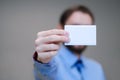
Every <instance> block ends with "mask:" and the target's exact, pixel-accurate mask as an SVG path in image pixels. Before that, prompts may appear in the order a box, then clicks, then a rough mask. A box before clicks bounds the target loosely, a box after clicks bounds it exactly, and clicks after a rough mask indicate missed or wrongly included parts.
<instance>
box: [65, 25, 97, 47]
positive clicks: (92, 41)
mask: <svg viewBox="0 0 120 80" xmlns="http://www.w3.org/2000/svg"><path fill="white" fill-rule="evenodd" d="M64 29H65V31H67V32H68V33H69V38H70V42H68V43H65V45H96V25H65V26H64Z"/></svg>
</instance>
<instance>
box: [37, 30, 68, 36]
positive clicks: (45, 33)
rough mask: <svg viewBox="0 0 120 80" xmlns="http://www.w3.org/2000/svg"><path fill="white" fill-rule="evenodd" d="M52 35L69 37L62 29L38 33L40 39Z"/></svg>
mask: <svg viewBox="0 0 120 80" xmlns="http://www.w3.org/2000/svg"><path fill="white" fill-rule="evenodd" d="M50 35H68V32H66V31H65V30H61V29H52V30H47V31H42V32H38V34H37V36H38V37H45V36H50Z"/></svg>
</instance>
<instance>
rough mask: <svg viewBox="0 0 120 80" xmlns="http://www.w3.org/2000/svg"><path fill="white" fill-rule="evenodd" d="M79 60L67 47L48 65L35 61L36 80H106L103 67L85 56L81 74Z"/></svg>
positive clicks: (62, 48) (61, 49) (82, 58)
mask: <svg viewBox="0 0 120 80" xmlns="http://www.w3.org/2000/svg"><path fill="white" fill-rule="evenodd" d="M77 60H78V58H77V56H75V55H74V54H73V53H72V52H70V51H69V50H68V49H67V48H66V47H65V46H62V47H61V48H60V50H59V51H58V54H57V55H56V56H55V57H53V59H52V60H51V61H50V62H49V63H47V64H42V63H39V62H37V61H34V77H35V80H105V77H104V73H103V69H102V67H101V65H100V64H99V63H98V62H96V61H94V60H92V59H88V58H86V57H85V56H81V60H82V63H83V66H81V72H79V71H78V70H77V68H76V66H74V65H75V63H76V62H77Z"/></svg>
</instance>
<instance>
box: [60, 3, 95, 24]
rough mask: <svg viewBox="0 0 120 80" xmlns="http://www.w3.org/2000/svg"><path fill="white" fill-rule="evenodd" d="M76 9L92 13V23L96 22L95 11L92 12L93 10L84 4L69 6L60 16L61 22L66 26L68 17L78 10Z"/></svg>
mask: <svg viewBox="0 0 120 80" xmlns="http://www.w3.org/2000/svg"><path fill="white" fill-rule="evenodd" d="M76 11H81V12H83V13H87V14H88V15H90V17H91V19H92V24H94V22H95V19H94V16H93V13H92V12H91V10H90V9H89V8H88V7H85V6H83V5H77V6H73V7H70V8H68V9H67V10H65V11H64V12H63V13H62V15H61V16H60V20H59V23H60V24H61V25H62V26H64V25H65V23H66V21H67V19H68V18H69V17H70V16H71V15H72V13H74V12H76Z"/></svg>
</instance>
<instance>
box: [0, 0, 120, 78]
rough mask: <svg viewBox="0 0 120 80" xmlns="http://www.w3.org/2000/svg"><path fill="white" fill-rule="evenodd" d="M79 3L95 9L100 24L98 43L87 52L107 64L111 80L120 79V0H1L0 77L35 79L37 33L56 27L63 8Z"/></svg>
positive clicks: (107, 72) (93, 10)
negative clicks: (33, 58)
mask: <svg viewBox="0 0 120 80" xmlns="http://www.w3.org/2000/svg"><path fill="white" fill-rule="evenodd" d="M77 4H82V5H86V6H88V7H89V8H90V9H91V10H92V12H93V13H94V15H95V18H96V25H97V37H98V38H97V46H95V47H88V49H87V50H86V52H85V53H84V54H85V55H86V56H88V57H90V58H93V59H95V60H97V61H98V62H100V63H101V64H102V65H103V68H104V71H105V75H106V77H107V80H119V77H120V62H119V61H120V58H119V57H120V36H119V35H120V9H119V8H120V1H119V0H0V80H34V77H33V60H32V55H33V53H34V40H35V39H36V34H37V32H39V31H42V30H47V29H53V28H56V25H57V24H58V19H59V16H60V14H61V13H62V11H63V10H65V9H66V8H68V7H69V6H73V5H77Z"/></svg>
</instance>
